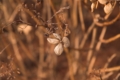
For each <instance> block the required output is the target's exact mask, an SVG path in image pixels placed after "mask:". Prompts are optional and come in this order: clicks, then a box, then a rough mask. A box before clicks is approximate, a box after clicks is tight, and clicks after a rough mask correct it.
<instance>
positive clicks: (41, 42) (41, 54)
mask: <svg viewBox="0 0 120 80" xmlns="http://www.w3.org/2000/svg"><path fill="white" fill-rule="evenodd" d="M36 35H37V36H38V38H39V57H40V59H39V66H38V72H37V77H38V78H37V80H39V79H40V78H41V73H42V69H43V65H44V37H43V34H42V33H41V29H40V28H39V29H38V30H37V31H36Z"/></svg>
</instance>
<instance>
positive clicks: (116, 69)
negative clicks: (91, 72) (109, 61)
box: [95, 66, 120, 73]
mask: <svg viewBox="0 0 120 80" xmlns="http://www.w3.org/2000/svg"><path fill="white" fill-rule="evenodd" d="M119 70H120V66H116V67H112V68H106V69H100V70H95V72H96V73H99V72H101V73H105V72H113V71H119Z"/></svg>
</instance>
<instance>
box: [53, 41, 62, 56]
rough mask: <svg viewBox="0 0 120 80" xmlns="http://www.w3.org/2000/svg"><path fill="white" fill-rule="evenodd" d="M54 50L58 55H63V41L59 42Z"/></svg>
mask: <svg viewBox="0 0 120 80" xmlns="http://www.w3.org/2000/svg"><path fill="white" fill-rule="evenodd" d="M54 52H55V54H57V55H61V54H62V52H63V46H62V43H59V44H58V45H57V46H56V47H55V49H54Z"/></svg>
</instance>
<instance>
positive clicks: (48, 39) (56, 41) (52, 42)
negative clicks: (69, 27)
mask: <svg viewBox="0 0 120 80" xmlns="http://www.w3.org/2000/svg"><path fill="white" fill-rule="evenodd" d="M47 41H48V42H49V43H51V44H58V43H59V40H58V39H53V38H47Z"/></svg>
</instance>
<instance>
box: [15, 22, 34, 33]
mask: <svg viewBox="0 0 120 80" xmlns="http://www.w3.org/2000/svg"><path fill="white" fill-rule="evenodd" d="M17 30H18V32H23V33H24V34H25V35H28V34H29V32H30V31H31V30H32V26H30V25H27V24H19V25H18V26H17Z"/></svg>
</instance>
